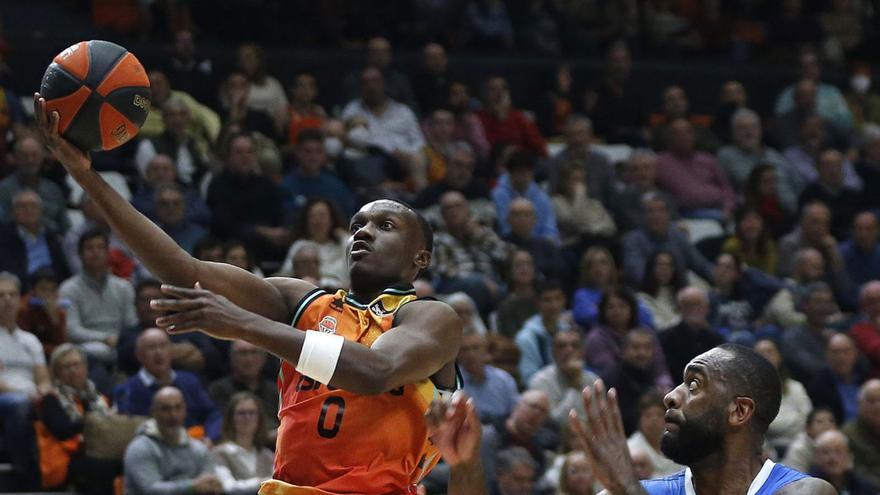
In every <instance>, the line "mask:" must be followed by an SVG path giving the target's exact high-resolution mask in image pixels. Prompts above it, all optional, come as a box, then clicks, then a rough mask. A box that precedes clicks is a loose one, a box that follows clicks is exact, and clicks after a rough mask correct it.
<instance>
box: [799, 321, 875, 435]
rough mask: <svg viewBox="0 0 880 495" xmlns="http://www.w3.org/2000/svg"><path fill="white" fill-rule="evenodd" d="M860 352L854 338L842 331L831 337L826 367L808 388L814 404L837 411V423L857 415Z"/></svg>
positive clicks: (861, 375)
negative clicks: (857, 365)
mask: <svg viewBox="0 0 880 495" xmlns="http://www.w3.org/2000/svg"><path fill="white" fill-rule="evenodd" d="M858 359H859V351H858V349H856V345H855V344H854V343H853V340H852V338H850V337H849V336H848V335H846V334H843V333H838V334H834V335H832V336H831V338H830V339H828V347H827V350H826V352H825V366H823V367H822V369H821V370H819V373H818V374H817V375H816V378H814V379H813V382H812V383H811V384H810V387H809V389H808V390H807V391H808V392H809V394H810V400H812V401H813V406H815V407H827V408H829V409H831V410H832V411H834V417H835V419H837V422H838V423H840V424H842V423H846V422H847V421H849V420H851V419H853V418H855V417H856V414H857V409H858V391H859V386H860V385H861V384H862V382H863V381H864V378H863V373H862V372H861V370H859V369H858V368H857V367H856V364H857V363H858Z"/></svg>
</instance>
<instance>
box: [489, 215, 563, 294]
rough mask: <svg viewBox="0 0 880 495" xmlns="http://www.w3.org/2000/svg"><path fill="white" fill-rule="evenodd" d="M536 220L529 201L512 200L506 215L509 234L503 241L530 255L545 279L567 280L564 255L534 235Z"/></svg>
mask: <svg viewBox="0 0 880 495" xmlns="http://www.w3.org/2000/svg"><path fill="white" fill-rule="evenodd" d="M537 220H538V219H537V213H536V212H535V205H534V204H532V202H531V201H529V200H528V199H526V198H516V199H514V200H513V201H511V202H510V205H509V207H508V214H507V223H508V225H510V233H508V234H507V235H506V236H504V240H505V241H507V242H509V243H510V244H512V245H514V246H516V247H518V248H520V249H526V250H528V251H529V252H530V253H532V258H533V259H534V260H536V262H535V264H536V266H537V268H538V271H539V272H540V273H541V275H543V276H544V277H545V278H555V279H557V280H565V279H568V278H569V277H568V276H569V275H570V272H569V271H568V270H567V266H566V261H567V260H566V256H565V254H566V253H565V252H563V251H560V249H559V247H558V246H557V245H556V244H554V243H553V242H552V241H551V240H549V239H547V238H546V237H540V236H538V235H537V234H536V233H535V227H536V224H537Z"/></svg>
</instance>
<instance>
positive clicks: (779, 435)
mask: <svg viewBox="0 0 880 495" xmlns="http://www.w3.org/2000/svg"><path fill="white" fill-rule="evenodd" d="M754 349H755V352H757V353H758V354H760V355H762V356H764V358H765V359H766V360H767V361H770V364H772V365H773V367H775V368H776V370H777V371H778V372H779V379H780V381H781V382H782V403H781V404H780V406H779V413H777V414H776V418H774V419H773V422H771V423H770V427H769V428H768V429H767V435H766V441H767V442H769V443H770V445H771V446H773V447H774V448H775V449H776V451H777V452H780V453H783V452H785V451H786V450H787V449H788V447H789V445H790V444H791V442H792V441H793V440H794V438H795V437H796V436H797V434H798V433H800V432H802V431H804V429H805V428H806V427H807V416H808V415H809V414H810V411H811V410H812V409H813V404H812V403H811V402H810V398H809V397H808V396H807V391H806V390H805V389H804V386H803V385H802V384H801V382H799V381H797V380H794V379H792V378H791V377H789V375H788V369H786V367H785V364H784V363H783V362H782V354H781V353H780V352H779V346H778V345H776V342H774V341H772V340H770V339H761V340H759V341H758V342H757V343H755V347H754Z"/></svg>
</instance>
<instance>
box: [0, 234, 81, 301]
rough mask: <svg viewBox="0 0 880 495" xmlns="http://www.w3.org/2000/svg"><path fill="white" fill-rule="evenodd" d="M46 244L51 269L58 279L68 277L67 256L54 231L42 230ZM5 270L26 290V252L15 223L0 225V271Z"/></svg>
mask: <svg viewBox="0 0 880 495" xmlns="http://www.w3.org/2000/svg"><path fill="white" fill-rule="evenodd" d="M43 235H45V236H46V245H47V246H48V248H49V258H50V259H51V260H52V267H51V268H52V271H53V272H55V276H56V277H57V279H58V280H64V279H66V278H69V277H70V267H68V266H67V258H65V257H64V251H63V250H62V249H61V238H60V237H59V236H58V234H56V233H55V232H52V231H50V230H44V231H43ZM2 271H5V272H9V273H12V274H13V275H15V276H17V277H18V279H19V280H20V281H21V283H22V290H23V291H26V290H28V289H29V287H27V281H28V275H29V274H28V253H27V249H26V248H25V245H24V240H23V239H22V238H21V236H20V235H19V233H18V228H17V227H16V225H15V224H6V225H3V226H2V227H0V272H2Z"/></svg>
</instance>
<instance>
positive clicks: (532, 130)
mask: <svg viewBox="0 0 880 495" xmlns="http://www.w3.org/2000/svg"><path fill="white" fill-rule="evenodd" d="M477 116H478V117H479V118H480V121H482V123H483V129H484V130H485V131H486V138H487V139H488V140H489V143H490V144H491V145H493V146H494V145H496V144H499V143H504V144H513V145H515V146H519V147H520V148H521V149H523V150H525V151H529V152H531V153H533V154H535V155H538V156H542V157H543V156H547V146H546V144H545V143H544V138H543V137H541V134H540V132H538V128H537V127H536V126H535V124H534V122H532V121H531V120H529V119H528V118H527V117H526V116H525V114H523V113H522V111H520V110H518V109H516V108H513V105H512V103H511V101H510V90H509V89H508V87H507V81H506V80H505V79H504V78H503V77H501V76H491V77H489V78H488V79H486V80H485V81H484V83H483V108H482V109H480V110H479V111H477Z"/></svg>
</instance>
